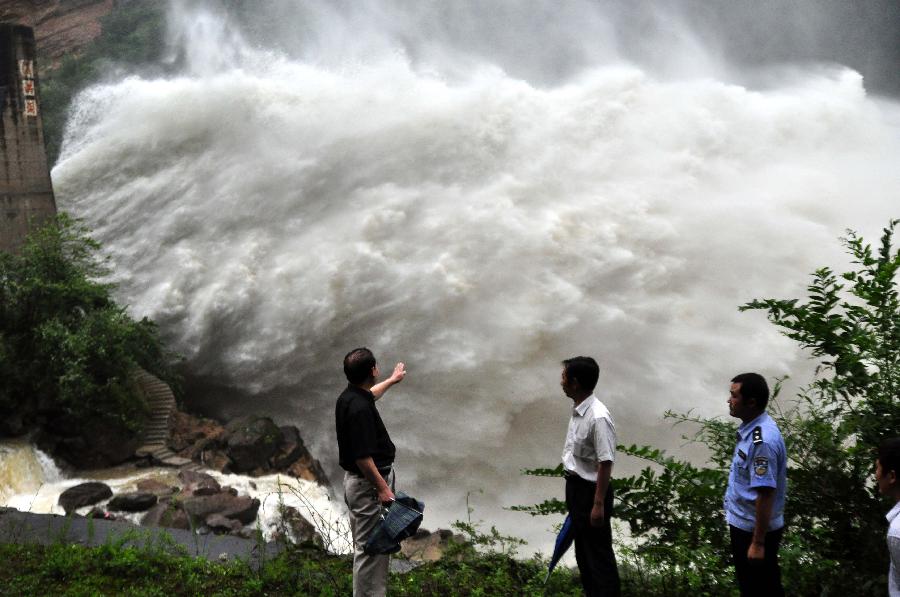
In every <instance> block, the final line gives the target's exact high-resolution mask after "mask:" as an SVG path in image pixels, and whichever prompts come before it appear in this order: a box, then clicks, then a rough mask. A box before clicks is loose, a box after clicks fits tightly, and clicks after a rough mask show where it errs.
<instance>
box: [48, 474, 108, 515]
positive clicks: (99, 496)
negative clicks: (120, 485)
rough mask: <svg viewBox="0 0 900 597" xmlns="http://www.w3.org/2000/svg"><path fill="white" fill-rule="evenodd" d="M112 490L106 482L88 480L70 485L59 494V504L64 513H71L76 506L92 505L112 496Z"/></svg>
mask: <svg viewBox="0 0 900 597" xmlns="http://www.w3.org/2000/svg"><path fill="white" fill-rule="evenodd" d="M112 494H113V491H112V489H111V488H110V486H109V485H107V484H106V483H100V482H99V481H90V482H88V483H81V484H79V485H75V486H74V487H70V488H68V489H66V490H65V491H63V492H62V493H61V494H60V495H59V505H60V506H62V509H63V510H65V512H66V514H71V513H72V512H74V511H75V510H77V509H78V508H83V507H84V506H92V505H94V504H96V503H97V502H102V501H103V500H105V499H107V498H110V497H112Z"/></svg>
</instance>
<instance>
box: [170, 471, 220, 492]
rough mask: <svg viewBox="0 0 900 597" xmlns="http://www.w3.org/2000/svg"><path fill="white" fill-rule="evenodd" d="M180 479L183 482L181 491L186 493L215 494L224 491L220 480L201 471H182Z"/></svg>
mask: <svg viewBox="0 0 900 597" xmlns="http://www.w3.org/2000/svg"><path fill="white" fill-rule="evenodd" d="M178 480H179V481H181V482H182V483H183V486H182V489H181V493H182V494H184V495H213V494H216V493H219V492H221V491H222V488H221V487H220V486H219V482H218V481H216V480H215V479H214V478H213V477H212V476H211V475H208V474H206V473H201V472H199V471H189V470H183V471H180V472H179V473H178Z"/></svg>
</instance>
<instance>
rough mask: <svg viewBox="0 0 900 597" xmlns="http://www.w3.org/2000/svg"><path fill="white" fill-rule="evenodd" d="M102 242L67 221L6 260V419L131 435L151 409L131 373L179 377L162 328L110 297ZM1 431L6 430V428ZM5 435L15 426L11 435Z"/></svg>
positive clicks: (2, 279)
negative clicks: (131, 313) (137, 370)
mask: <svg viewBox="0 0 900 597" xmlns="http://www.w3.org/2000/svg"><path fill="white" fill-rule="evenodd" d="M97 250H98V246H97V243H95V242H94V241H93V240H91V238H90V237H89V236H87V234H86V232H85V230H84V229H83V228H82V227H81V226H79V225H78V224H76V223H75V222H74V221H72V220H71V219H69V218H68V217H66V216H60V217H59V219H58V220H57V221H55V222H52V223H50V224H49V225H47V226H44V227H42V228H39V229H37V230H35V231H34V232H33V233H32V234H30V236H29V237H28V239H27V240H26V243H25V245H24V246H23V247H22V249H21V251H20V253H18V254H8V253H2V254H0V355H2V356H3V359H2V360H0V369H2V373H3V375H2V376H0V419H2V420H3V421H4V422H5V423H7V424H8V422H9V421H11V420H12V419H13V418H17V417H19V418H22V419H24V421H23V423H24V425H25V427H28V426H31V425H34V424H37V423H38V422H39V421H43V422H44V423H51V422H52V421H54V420H62V421H66V422H67V424H68V426H70V427H71V428H73V429H78V428H79V427H87V426H88V423H92V424H93V426H94V427H95V428H96V424H97V422H98V421H100V422H103V423H104V424H111V425H113V426H115V427H116V428H121V429H125V430H127V431H130V432H132V433H134V432H136V431H138V430H139V429H140V427H141V424H142V422H143V419H144V409H145V406H144V404H143V402H142V400H141V399H140V397H139V395H138V394H137V393H136V391H135V388H134V387H132V384H131V382H130V375H131V374H132V372H133V370H134V368H135V367H138V366H140V367H143V368H144V369H146V370H148V371H150V372H151V373H155V374H156V375H158V376H160V377H162V378H163V379H167V380H170V381H172V380H174V374H173V372H172V369H171V367H170V365H169V362H170V360H171V356H170V355H168V354H167V353H165V351H164V350H163V348H162V345H161V343H160V341H159V338H158V335H157V330H156V326H155V325H154V324H153V323H152V322H151V321H149V320H147V319H142V320H140V321H134V320H133V319H132V318H131V317H130V316H129V315H128V314H127V313H126V311H125V309H124V308H122V307H120V306H118V305H117V304H116V303H115V302H114V301H113V299H112V298H111V295H110V292H111V290H112V286H111V285H109V284H104V283H102V282H98V281H97V280H98V277H99V276H101V275H103V273H104V270H103V267H102V263H101V262H100V261H99V259H98V257H97ZM0 428H2V427H0ZM8 431H9V429H8Z"/></svg>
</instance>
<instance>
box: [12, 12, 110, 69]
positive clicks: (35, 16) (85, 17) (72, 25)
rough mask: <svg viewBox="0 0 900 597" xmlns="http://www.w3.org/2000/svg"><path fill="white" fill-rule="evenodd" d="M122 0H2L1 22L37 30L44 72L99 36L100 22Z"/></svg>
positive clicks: (37, 40)
mask: <svg viewBox="0 0 900 597" xmlns="http://www.w3.org/2000/svg"><path fill="white" fill-rule="evenodd" d="M118 1H119V0H0V22H3V23H16V24H20V25H28V26H29V27H31V28H33V29H34V36H35V41H36V42H37V50H38V59H39V61H40V62H41V66H42V68H44V69H48V68H53V67H54V66H56V65H57V64H58V63H59V62H60V60H62V57H63V56H65V55H67V54H77V53H78V52H79V51H80V50H81V49H82V48H83V47H84V46H86V45H87V44H89V43H90V42H92V41H93V40H94V39H96V38H97V36H99V35H100V33H101V31H102V27H101V25H100V19H102V18H103V17H105V16H106V15H108V14H109V13H110V11H112V9H113V8H115V6H116V4H117V3H118Z"/></svg>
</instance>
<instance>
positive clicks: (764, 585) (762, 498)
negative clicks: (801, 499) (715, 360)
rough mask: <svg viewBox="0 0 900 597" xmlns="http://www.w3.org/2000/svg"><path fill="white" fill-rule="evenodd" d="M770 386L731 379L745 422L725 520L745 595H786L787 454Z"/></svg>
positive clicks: (734, 409)
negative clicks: (781, 562)
mask: <svg viewBox="0 0 900 597" xmlns="http://www.w3.org/2000/svg"><path fill="white" fill-rule="evenodd" d="M768 403H769V386H768V384H766V380H765V378H763V377H762V376H761V375H759V374H758V373H742V374H740V375H738V376H736V377H735V378H734V379H732V380H731V395H730V396H729V398H728V407H729V411H730V414H731V416H733V417H737V418H738V419H740V420H741V425H740V427H738V432H737V445H736V446H735V447H734V457H733V458H732V461H731V471H730V473H729V475H728V489H727V490H726V492H725V518H726V520H727V521H728V525H729V528H730V531H731V554H732V557H733V559H734V567H735V573H736V576H737V581H738V585H739V586H740V590H741V595H742V597H750V596H753V597H755V596H766V597H770V596H774V597H778V596H783V595H784V588H783V587H782V585H781V568H780V567H779V566H778V547H779V545H780V544H781V537H782V533H783V531H784V498H785V490H786V489H787V451H786V450H785V447H784V440H783V439H782V437H781V432H780V431H779V430H778V426H777V425H776V424H775V421H773V420H772V417H770V416H769V415H768V414H766V406H767V405H768Z"/></svg>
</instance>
